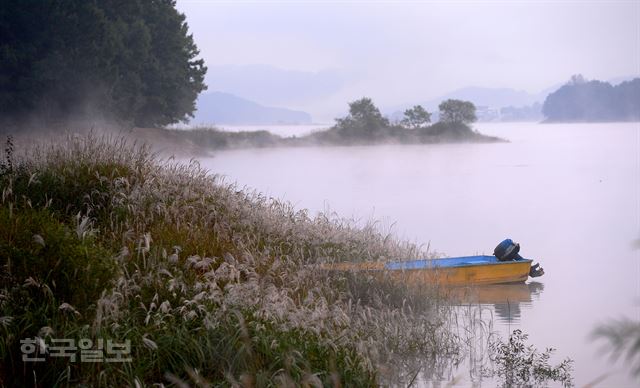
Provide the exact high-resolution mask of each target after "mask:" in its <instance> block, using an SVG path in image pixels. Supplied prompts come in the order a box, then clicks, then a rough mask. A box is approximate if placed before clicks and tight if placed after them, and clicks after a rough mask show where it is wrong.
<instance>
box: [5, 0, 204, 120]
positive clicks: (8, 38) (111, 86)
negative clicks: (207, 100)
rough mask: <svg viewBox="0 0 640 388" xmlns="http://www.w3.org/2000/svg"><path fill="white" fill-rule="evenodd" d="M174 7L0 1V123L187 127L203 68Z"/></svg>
mask: <svg viewBox="0 0 640 388" xmlns="http://www.w3.org/2000/svg"><path fill="white" fill-rule="evenodd" d="M197 56H198V49H197V47H196V45H195V43H194V41H193V37H192V36H191V35H190V34H189V32H188V27H187V24H186V22H185V17H184V15H182V14H180V13H179V12H178V11H177V10H176V8H175V1H174V0H65V1H62V0H3V1H1V2H0V57H2V61H0V116H2V118H4V119H7V118H9V119H12V120H21V119H23V118H25V117H28V116H33V115H35V116H37V117H39V118H42V119H44V120H45V121H58V120H66V119H69V118H78V117H79V118H91V117H100V118H104V119H111V120H117V121H124V122H128V123H131V124H134V125H138V126H151V125H166V124H170V123H175V122H179V121H184V120H186V119H188V118H189V117H190V116H191V115H192V113H193V111H194V109H195V100H196V98H197V96H198V94H199V93H200V92H201V91H202V90H205V89H206V86H205V85H204V75H205V73H206V67H205V66H204V61H203V60H202V59H198V58H197Z"/></svg>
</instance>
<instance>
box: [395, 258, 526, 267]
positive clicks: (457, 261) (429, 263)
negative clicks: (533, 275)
mask: <svg viewBox="0 0 640 388" xmlns="http://www.w3.org/2000/svg"><path fill="white" fill-rule="evenodd" d="M516 261H531V260H527V259H524V258H522V257H520V256H518V259H516V260H513V261H500V260H498V259H497V258H496V257H495V256H464V257H448V258H446V259H432V260H431V259H426V260H410V261H397V262H393V263H387V264H385V266H384V268H385V269H389V270H403V269H429V268H452V267H467V266H473V265H487V264H507V263H510V262H516Z"/></svg>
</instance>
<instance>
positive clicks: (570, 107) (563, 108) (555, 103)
mask: <svg viewBox="0 0 640 388" xmlns="http://www.w3.org/2000/svg"><path fill="white" fill-rule="evenodd" d="M542 113H543V114H544V115H545V116H546V117H547V120H548V121H638V120H640V78H635V79H633V80H632V81H626V82H623V83H621V84H619V85H616V86H613V85H611V84H610V83H608V82H602V81H597V80H593V81H588V80H586V79H585V78H584V77H583V76H581V75H575V76H573V77H571V80H570V81H569V82H568V83H567V84H565V85H564V86H562V87H561V88H560V89H558V90H557V91H555V92H553V93H551V94H549V96H547V98H546V100H545V102H544V105H543V106H542Z"/></svg>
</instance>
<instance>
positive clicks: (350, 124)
mask: <svg viewBox="0 0 640 388" xmlns="http://www.w3.org/2000/svg"><path fill="white" fill-rule="evenodd" d="M388 127H389V119H387V118H386V117H384V116H382V113H380V110H379V109H378V108H377V107H376V106H375V105H374V104H373V101H372V100H371V99H370V98H368V97H363V98H361V99H359V100H356V101H353V102H350V103H349V114H348V115H347V116H346V117H344V118H339V119H336V128H337V129H338V131H339V132H340V133H341V134H342V135H343V136H345V137H347V138H360V139H373V138H376V137H380V136H381V135H382V134H383V132H384V131H385V129H387V128H388Z"/></svg>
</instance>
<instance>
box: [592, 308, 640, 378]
mask: <svg viewBox="0 0 640 388" xmlns="http://www.w3.org/2000/svg"><path fill="white" fill-rule="evenodd" d="M593 336H594V337H595V338H597V339H602V340H605V341H607V346H608V348H609V352H610V354H611V356H612V358H613V359H614V360H615V359H619V358H624V360H625V361H626V362H627V363H628V364H629V365H630V366H631V373H632V374H633V375H634V376H636V377H640V322H638V321H633V320H631V319H628V318H623V319H619V320H614V321H611V322H609V323H607V324H603V325H600V326H598V327H597V328H596V329H595V330H594V332H593Z"/></svg>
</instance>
